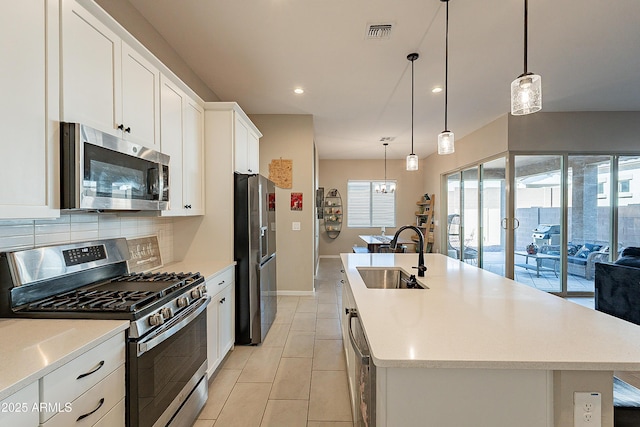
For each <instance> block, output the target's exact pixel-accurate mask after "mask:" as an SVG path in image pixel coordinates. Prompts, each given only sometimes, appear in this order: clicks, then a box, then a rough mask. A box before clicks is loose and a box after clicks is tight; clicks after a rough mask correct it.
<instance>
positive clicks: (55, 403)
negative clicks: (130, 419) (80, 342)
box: [40, 332, 125, 427]
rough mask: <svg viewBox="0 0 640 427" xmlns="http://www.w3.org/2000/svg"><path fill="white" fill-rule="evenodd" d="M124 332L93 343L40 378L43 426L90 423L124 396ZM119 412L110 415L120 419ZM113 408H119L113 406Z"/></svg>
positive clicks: (98, 419) (103, 415) (97, 420)
mask: <svg viewBox="0 0 640 427" xmlns="http://www.w3.org/2000/svg"><path fill="white" fill-rule="evenodd" d="M124 363H125V340H124V332H122V333H120V334H118V335H116V336H114V337H112V338H110V339H108V340H107V341H105V342H103V343H101V344H99V345H97V346H95V347H93V348H92V349H90V350H89V351H87V352H85V353H83V354H81V355H80V356H78V357H76V358H75V359H73V360H71V361H70V362H67V363H66V364H65V365H63V366H61V367H59V368H58V369H56V370H55V371H53V372H51V373H49V374H47V375H45V376H44V377H42V378H41V379H40V402H42V403H43V404H44V405H43V409H44V410H42V411H40V423H41V425H42V426H46V427H58V426H60V427H62V426H70V425H77V426H93V425H94V424H96V423H97V422H101V421H100V419H101V418H102V417H106V416H107V415H108V414H109V413H110V412H111V411H112V410H114V409H116V408H117V407H118V404H119V402H120V401H121V400H122V399H124V396H125V365H124ZM121 409H122V412H121V414H120V413H117V414H111V415H109V418H108V419H109V420H110V419H115V420H122V422H120V423H115V424H113V423H112V424H104V425H110V426H123V425H124V406H122V407H121ZM116 412H118V410H117V409H116Z"/></svg>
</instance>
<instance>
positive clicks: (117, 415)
mask: <svg viewBox="0 0 640 427" xmlns="http://www.w3.org/2000/svg"><path fill="white" fill-rule="evenodd" d="M93 427H124V399H122V400H120V402H118V403H117V404H116V406H114V407H113V408H112V409H111V410H110V411H109V412H107V415H105V416H104V417H102V418H100V419H99V420H98V422H97V423H95V424H94V426H93Z"/></svg>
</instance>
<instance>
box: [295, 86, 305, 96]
mask: <svg viewBox="0 0 640 427" xmlns="http://www.w3.org/2000/svg"><path fill="white" fill-rule="evenodd" d="M293 91H294V92H295V93H297V94H298V95H300V94H302V93H304V89H302V88H301V87H297V88H295V89H294V90H293Z"/></svg>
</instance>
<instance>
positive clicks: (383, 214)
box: [347, 181, 396, 227]
mask: <svg viewBox="0 0 640 427" xmlns="http://www.w3.org/2000/svg"><path fill="white" fill-rule="evenodd" d="M383 184H385V183H384V182H383V181H349V182H348V183H347V226H348V227H395V226H396V194H395V191H391V192H387V193H382V192H376V188H382V186H383ZM386 184H387V185H386V187H387V188H395V185H396V183H395V181H387V182H386Z"/></svg>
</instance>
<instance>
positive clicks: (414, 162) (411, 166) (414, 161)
mask: <svg viewBox="0 0 640 427" xmlns="http://www.w3.org/2000/svg"><path fill="white" fill-rule="evenodd" d="M407 170H408V171H417V170H418V156H417V155H415V154H409V155H408V156H407Z"/></svg>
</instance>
